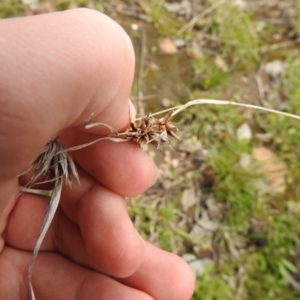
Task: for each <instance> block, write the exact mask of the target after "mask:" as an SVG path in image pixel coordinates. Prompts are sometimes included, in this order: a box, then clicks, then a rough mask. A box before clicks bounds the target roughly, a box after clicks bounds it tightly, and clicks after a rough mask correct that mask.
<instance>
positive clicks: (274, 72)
mask: <svg viewBox="0 0 300 300" xmlns="http://www.w3.org/2000/svg"><path fill="white" fill-rule="evenodd" d="M284 68H285V64H284V63H283V62H282V61H281V60H273V61H270V62H268V63H266V64H265V66H264V70H265V72H266V74H267V75H269V76H270V77H272V78H276V77H278V76H279V75H281V73H282V72H283V70H284Z"/></svg>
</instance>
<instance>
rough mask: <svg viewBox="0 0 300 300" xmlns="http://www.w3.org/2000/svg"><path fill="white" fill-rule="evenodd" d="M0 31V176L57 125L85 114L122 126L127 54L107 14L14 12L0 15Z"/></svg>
mask: <svg viewBox="0 0 300 300" xmlns="http://www.w3.org/2000/svg"><path fill="white" fill-rule="evenodd" d="M0 36H1V47H0V61H1V72H0V90H1V98H0V116H1V118H0V152H1V153H2V155H1V157H0V164H1V170H0V179H1V178H9V177H12V176H16V175H17V174H20V173H21V172H22V171H23V170H24V169H25V168H26V167H27V165H28V164H29V163H30V162H31V161H32V160H33V159H34V158H35V157H36V156H37V154H38V152H39V150H40V149H41V148H42V147H43V146H44V145H45V144H46V142H48V141H49V140H50V139H51V138H53V137H54V136H55V135H56V134H57V133H58V132H59V131H60V130H61V129H63V128H66V127H68V126H72V125H80V124H84V123H85V122H86V121H87V120H89V119H91V116H92V119H91V120H98V121H99V120H101V122H105V123H108V124H110V125H111V126H113V127H115V128H116V129H117V130H120V129H124V128H125V126H126V125H127V124H128V120H129V117H128V111H129V108H128V99H129V93H130V88H131V83H132V77H133V70H134V54H133V50H132V45H131V43H130V41H129V38H128V37H127V35H126V34H125V33H124V31H123V29H122V28H121V27H120V26H119V25H117V24H116V23H115V22H114V21H112V20H111V19H110V18H108V17H106V16H105V15H103V14H101V13H99V12H96V11H92V10H87V9H79V10H69V11H66V12H59V13H52V14H45V15H39V16H32V17H25V18H14V19H8V20H2V21H0ZM95 130H97V129H95ZM98 130H99V129H98ZM1 141H3V142H1ZM4 141H5V142H4ZM18 149H22V151H19V150H18ZM11 162H13V163H11Z"/></svg>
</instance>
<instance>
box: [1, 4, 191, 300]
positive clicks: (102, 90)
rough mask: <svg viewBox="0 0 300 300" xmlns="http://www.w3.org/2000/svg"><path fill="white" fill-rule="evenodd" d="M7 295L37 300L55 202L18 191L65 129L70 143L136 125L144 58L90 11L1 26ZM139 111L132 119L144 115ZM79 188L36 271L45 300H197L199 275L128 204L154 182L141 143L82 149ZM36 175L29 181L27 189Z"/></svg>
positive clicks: (65, 199) (64, 205)
mask: <svg viewBox="0 0 300 300" xmlns="http://www.w3.org/2000/svg"><path fill="white" fill-rule="evenodd" d="M0 65H1V72H0V165H1V168H0V233H1V238H0V295H1V297H2V298H3V299H11V300H17V299H29V296H28V287H27V269H28V265H29V263H30V261H31V257H32V250H33V247H34V245H35V242H36V239H37V236H38V233H39V230H40V226H41V223H42V220H43V218H44V214H45V211H46V208H47V204H48V202H49V199H48V198H45V197H42V196H37V195H32V194H25V193H24V194H22V195H21V196H20V197H18V193H19V184H20V183H19V178H18V175H19V174H20V173H22V172H23V171H24V170H25V169H26V167H27V166H28V165H29V164H30V163H31V162H32V160H33V159H34V158H35V157H36V156H37V155H38V153H39V151H40V149H41V148H42V147H43V146H44V145H45V144H46V143H47V142H48V141H49V140H50V139H51V138H53V137H54V136H55V135H56V134H57V133H58V132H61V140H62V142H63V143H64V144H65V145H66V146H67V147H69V146H74V145H80V144H83V143H86V142H88V141H91V140H93V139H95V137H96V136H95V134H96V135H97V136H98V135H99V134H100V135H101V134H105V133H107V132H105V130H104V129H103V128H93V129H91V130H89V131H88V132H87V131H85V130H84V129H83V125H84V124H85V122H87V121H90V122H103V123H107V124H109V125H111V126H113V127H114V128H116V129H117V130H119V131H121V130H124V129H125V128H127V127H128V122H129V120H128V111H129V108H128V107H129V105H128V103H129V93H130V89H131V84H132V78H133V72H134V54H133V50H132V45H131V43H130V40H129V38H128V37H127V35H126V34H125V33H124V31H123V30H122V29H121V27H120V26H119V25H117V24H116V23H115V22H114V21H112V20H111V19H109V18H108V17H106V16H105V15H103V14H100V13H98V12H95V11H91V10H86V9H79V10H70V11H66V12H61V13H53V14H46V15H40V16H34V17H25V18H18V19H9V20H2V21H0ZM131 110H132V113H133V109H131ZM72 157H73V159H74V161H75V162H76V164H77V167H78V171H79V177H80V184H78V183H77V182H74V184H73V186H72V188H69V187H64V189H63V193H62V197H61V203H60V206H59V208H58V211H57V213H56V215H55V218H54V220H53V223H52V225H51V227H50V229H49V231H48V233H47V235H46V238H45V240H44V242H43V244H42V247H41V252H40V254H39V255H38V259H37V261H36V265H35V268H34V272H33V287H34V290H35V294H36V298H37V299H43V300H47V299H64V300H66V299H67V300H68V299H72V300H73V299H80V300H84V299H89V300H90V299H110V300H111V299H133V300H134V299H139V300H144V299H145V300H146V299H158V300H159V299H162V300H165V299H178V300H185V299H189V298H190V297H191V295H192V293H193V290H194V282H195V279H194V274H193V272H192V270H191V269H190V267H189V266H188V265H187V264H186V263H185V262H184V261H183V260H182V259H181V258H180V257H178V256H176V255H173V254H170V253H167V252H165V251H163V250H160V249H158V248H156V247H154V246H152V245H150V244H149V243H147V242H145V241H143V240H142V239H141V237H140V236H139V235H138V233H137V231H136V230H135V229H134V227H133V224H132V222H131V220H130V218H129V216H128V213H127V209H126V201H125V197H130V196H134V195H138V194H141V193H142V192H144V191H145V190H146V189H147V188H148V187H149V186H150V185H151V184H152V183H153V181H154V180H155V176H156V169H155V166H154V164H153V163H152V161H151V160H150V159H149V158H148V156H147V154H146V153H145V152H144V151H143V150H141V149H139V148H138V147H136V145H134V144H132V143H113V142H109V141H101V142H99V143H97V144H95V145H93V146H90V147H87V148H84V149H81V150H79V151H74V152H72ZM27 180H28V176H27V177H26V176H23V177H22V178H21V179H20V181H21V184H25V183H26V181H27Z"/></svg>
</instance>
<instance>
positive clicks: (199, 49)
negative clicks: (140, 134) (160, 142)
mask: <svg viewBox="0 0 300 300" xmlns="http://www.w3.org/2000/svg"><path fill="white" fill-rule="evenodd" d="M46 2H49V3H52V5H53V7H55V9H57V10H62V9H67V8H69V7H74V6H86V7H91V8H94V9H98V10H101V11H104V12H106V13H107V14H112V13H113V12H114V19H115V20H116V21H117V22H119V23H120V24H123V25H124V28H125V29H126V30H127V32H128V33H129V35H131V36H132V39H133V41H134V45H135V49H136V53H137V76H136V77H137V78H136V81H135V83H134V90H133V98H134V99H138V96H137V95H138V92H139V89H141V87H140V86H139V83H138V79H139V78H138V77H139V75H140V73H139V72H140V70H139V66H140V65H141V62H140V60H141V57H140V55H139V54H140V49H141V47H142V46H144V47H145V48H146V58H145V61H144V65H145V70H144V74H143V78H142V79H143V87H144V88H143V92H144V96H145V99H144V100H143V99H142V100H143V101H140V102H139V103H138V104H139V105H137V106H138V107H140V105H144V106H145V110H146V111H148V110H149V109H150V108H151V111H152V112H154V111H153V110H160V108H161V107H171V106H175V105H177V104H180V103H184V102H186V101H187V100H191V99H196V98H214V99H227V100H235V101H239V102H245V103H254V104H256V105H263V106H267V107H269V108H273V109H278V110H284V111H288V112H291V113H294V114H300V58H299V57H300V55H299V54H300V53H299V32H300V30H299V17H298V18H297V16H299V15H300V2H299V1H298V0H295V1H288V2H289V4H286V5H284V4H283V2H285V1H279V0H278V1H273V2H272V5H271V4H269V3H268V1H251V3H252V4H251V5H247V1H245V3H246V6H245V7H244V8H243V7H239V6H237V4H236V3H237V1H223V2H222V1H208V0H207V1H193V0H191V1H190V4H191V6H192V7H193V10H192V14H188V13H186V14H183V13H182V14H180V13H178V12H177V11H175V10H171V9H170V8H169V9H168V6H166V5H165V4H166V1H162V0H152V1H139V2H134V4H130V1H124V2H122V1H121V0H120V1H97V0H76V1H75V0H73V1H71V0H52V1H51V0H44V1H40V4H41V8H40V9H37V10H36V11H38V12H43V11H42V7H43V6H42V4H45V3H46ZM199 2H201V4H199ZM241 2H243V1H241ZM249 2H250V1H249ZM120 3H122V4H123V7H124V6H126V9H127V10H126V14H125V10H124V13H122V11H121V12H120V11H119V14H117V16H116V14H115V11H116V7H117V5H118V4H120ZM170 3H171V2H170ZM170 3H169V4H170ZM178 3H179V2H178ZM25 11H30V8H28V7H26V6H25V5H24V4H22V2H21V1H17V0H4V2H2V3H1V4H0V17H6V16H8V17H12V16H17V15H22V14H24V13H25ZM128 12H129V13H128ZM34 13H35V12H34ZM128 15H129V16H130V15H134V16H135V17H134V18H133V17H132V19H130V21H129V22H128V18H130V17H128ZM193 18H194V19H193ZM191 20H194V21H193V22H190V21H191ZM133 23H138V24H139V29H138V30H137V31H133V30H132V29H130V26H129V25H128V24H133ZM143 26H144V27H143ZM142 31H144V33H145V34H146V38H147V39H146V42H145V43H146V44H145V45H142V43H143V42H142ZM158 38H169V39H170V41H171V43H172V41H175V40H179V41H183V42H184V43H183V46H177V48H178V49H177V50H178V51H176V52H174V53H170V52H169V48H160V47H159V45H158V43H157V40H158ZM170 57H171V59H170ZM274 60H279V61H280V62H281V63H282V64H281V66H282V70H281V72H279V73H278V74H277V73H276V74H275V73H267V72H266V71H265V70H266V69H265V66H266V65H267V64H268V63H270V62H272V61H274ZM174 61H175V62H176V66H175V65H174ZM145 62H146V63H145ZM175 67H176V68H175ZM170 81H171V83H170ZM183 91H184V92H183ZM184 93H186V94H188V95H187V97H188V98H187V99H183V98H182V96H180V97H179V96H177V98H176V95H183V94H184ZM148 95H149V99H150V100H147V96H148ZM140 100H141V99H140ZM166 100H167V101H166ZM145 103H146V104H145ZM175 121H176V124H177V125H178V127H179V129H180V132H179V135H181V136H182V137H184V140H186V141H189V143H188V146H185V148H183V146H182V145H183V143H184V141H183V142H182V143H178V144H175V143H174V151H173V150H171V149H163V151H162V152H161V153H160V152H158V151H156V150H153V149H149V153H150V155H152V156H153V157H154V159H155V160H156V161H157V164H158V168H159V172H160V174H159V175H160V177H159V180H158V182H157V183H156V185H155V186H154V187H152V188H150V189H149V191H147V193H146V194H145V195H143V196H140V197H136V198H134V199H129V213H130V215H131V217H132V220H133V222H134V224H135V226H136V228H137V229H138V230H139V232H140V233H141V235H142V236H143V237H144V238H145V239H148V240H149V241H151V242H152V243H154V244H157V245H159V246H160V247H162V248H164V249H166V250H168V251H172V252H175V253H178V254H179V255H183V254H185V253H192V254H194V255H195V256H196V257H197V258H199V259H202V258H208V259H212V261H213V262H214V263H213V265H212V266H211V267H209V268H207V270H206V271H205V272H204V273H203V274H202V275H199V276H198V277H197V286H196V291H195V294H194V297H193V299H194V300H223V299H224V300H225V299H232V300H233V299H234V300H235V299H242V300H252V299H256V300H265V299H268V300H269V299H270V300H271V299H272V300H273V299H274V300H277V299H282V300H293V299H299V297H300V230H299V224H300V221H299V220H300V194H299V178H300V154H299V153H300V152H299V141H300V122H299V121H295V120H292V119H288V118H287V117H283V116H278V115H272V114H267V113H262V112H257V111H250V110H249V109H248V110H245V109H243V110H241V109H238V108H235V107H227V106H220V107H218V106H199V107H193V108H188V109H187V110H185V111H183V112H182V113H181V114H180V115H179V116H178V117H176V119H175ZM242 124H247V125H248V128H250V130H251V132H252V136H249V137H248V138H246V139H241V138H238V134H237V131H238V130H239V128H240V127H241V125H242ZM191 141H192V142H191ZM195 141H196V142H197V141H200V142H201V145H200V146H199V148H197V150H191V149H192V148H193V147H194V144H193V143H196V142H195ZM266 155H267V157H269V159H268V160H265V159H264V157H265V156H266ZM190 187H193V188H194V190H195V191H194V194H193V195H196V197H195V199H196V200H195V201H194V203H192V204H191V205H187V206H185V205H186V204H184V203H183V194H184V192H185V191H186V190H187V189H189V188H190ZM204 216H206V218H207V219H208V220H209V222H210V223H209V224H213V225H215V226H216V228H214V229H213V230H211V231H210V232H209V231H207V232H205V233H204V234H199V233H198V234H195V228H198V227H197V224H198V223H199V222H201V221H203V220H204ZM207 219H205V220H206V222H208V221H207Z"/></svg>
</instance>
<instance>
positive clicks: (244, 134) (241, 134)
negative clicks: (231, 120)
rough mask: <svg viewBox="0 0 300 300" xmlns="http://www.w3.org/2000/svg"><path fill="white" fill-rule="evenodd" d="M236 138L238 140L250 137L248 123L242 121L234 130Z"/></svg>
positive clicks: (249, 138) (250, 132)
mask: <svg viewBox="0 0 300 300" xmlns="http://www.w3.org/2000/svg"><path fill="white" fill-rule="evenodd" d="M236 138H237V139H238V140H239V141H240V140H251V138H252V131H251V128H250V126H249V124H248V123H243V124H242V125H241V126H240V127H239V128H238V129H237V130H236Z"/></svg>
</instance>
